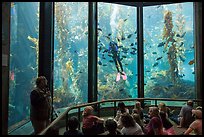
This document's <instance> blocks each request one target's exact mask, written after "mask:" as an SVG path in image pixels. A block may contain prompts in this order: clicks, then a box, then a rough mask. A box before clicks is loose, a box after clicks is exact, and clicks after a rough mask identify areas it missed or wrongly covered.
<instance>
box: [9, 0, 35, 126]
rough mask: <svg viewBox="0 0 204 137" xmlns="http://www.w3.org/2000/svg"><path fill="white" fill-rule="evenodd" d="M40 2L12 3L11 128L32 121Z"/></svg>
mask: <svg viewBox="0 0 204 137" xmlns="http://www.w3.org/2000/svg"><path fill="white" fill-rule="evenodd" d="M38 26H39V3H38V2H11V24H10V28H11V33H10V40H11V41H10V69H9V73H10V76H9V117H8V121H9V123H8V125H9V127H11V126H12V125H14V124H16V123H18V122H21V121H23V120H25V119H29V113H30V92H31V91H32V88H33V87H34V86H35V79H36V77H37V74H38V73H37V72H38V68H37V66H38V32H39V30H38Z"/></svg>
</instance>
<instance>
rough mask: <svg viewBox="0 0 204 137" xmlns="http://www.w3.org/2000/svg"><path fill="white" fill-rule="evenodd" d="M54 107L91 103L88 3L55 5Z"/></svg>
mask: <svg viewBox="0 0 204 137" xmlns="http://www.w3.org/2000/svg"><path fill="white" fill-rule="evenodd" d="M54 26H55V27H54V83H53V86H54V88H53V89H54V91H53V94H54V96H53V105H54V107H55V108H63V107H70V106H73V105H76V104H81V103H86V102H87V100H88V2H55V15H54Z"/></svg>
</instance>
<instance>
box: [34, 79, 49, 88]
mask: <svg viewBox="0 0 204 137" xmlns="http://www.w3.org/2000/svg"><path fill="white" fill-rule="evenodd" d="M43 80H47V79H46V77H45V76H39V77H38V78H37V79H36V82H35V83H36V85H37V87H39V85H40V83H41V82H42V81H43Z"/></svg>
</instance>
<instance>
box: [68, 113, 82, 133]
mask: <svg viewBox="0 0 204 137" xmlns="http://www.w3.org/2000/svg"><path fill="white" fill-rule="evenodd" d="M78 126H79V120H78V119H77V117H75V116H72V117H71V118H70V119H69V120H68V127H69V129H70V130H75V129H77V128H78Z"/></svg>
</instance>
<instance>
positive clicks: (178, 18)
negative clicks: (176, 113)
mask: <svg viewBox="0 0 204 137" xmlns="http://www.w3.org/2000/svg"><path fill="white" fill-rule="evenodd" d="M143 18H144V83H145V84H144V86H145V88H144V90H145V91H144V93H145V94H144V95H145V97H152V98H153V97H155V96H156V97H158V98H176V99H178V98H179V99H180V98H195V95H196V94H195V69H194V64H195V63H194V62H195V59H194V58H195V56H194V33H193V3H192V2H188V3H179V4H169V5H159V6H148V7H144V16H143Z"/></svg>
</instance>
